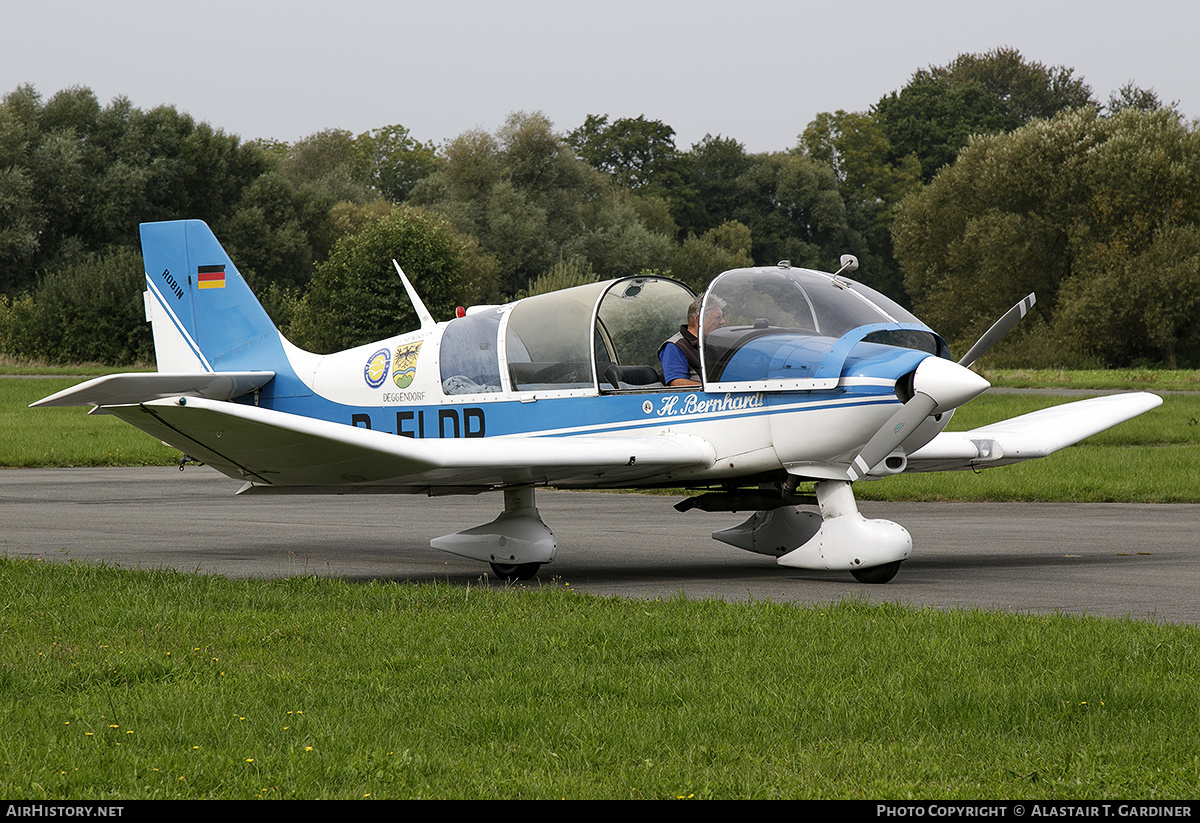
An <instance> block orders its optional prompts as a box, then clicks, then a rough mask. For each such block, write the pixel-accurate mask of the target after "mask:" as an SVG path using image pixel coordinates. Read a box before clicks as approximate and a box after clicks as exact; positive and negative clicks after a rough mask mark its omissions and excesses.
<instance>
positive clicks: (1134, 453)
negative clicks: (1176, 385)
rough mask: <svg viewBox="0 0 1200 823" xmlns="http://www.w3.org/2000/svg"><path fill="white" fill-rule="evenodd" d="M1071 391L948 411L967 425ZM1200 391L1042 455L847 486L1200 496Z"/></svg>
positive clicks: (1169, 498) (1148, 498) (945, 495)
mask: <svg viewBox="0 0 1200 823" xmlns="http://www.w3.org/2000/svg"><path fill="white" fill-rule="evenodd" d="M1078 399H1080V398H1078V397H1063V396H1058V395H1050V394H1033V395H1029V394H988V395H984V396H983V397H981V398H979V399H977V400H974V401H972V402H971V403H969V404H967V405H966V406H963V407H962V408H961V409H958V410H957V411H955V413H954V418H953V419H952V420H951V422H950V425H949V426H948V427H947V428H948V429H949V430H952V431H966V430H968V429H973V428H976V427H979V426H982V425H985V424H987V423H992V422H996V421H998V420H1005V419H1008V418H1010V417H1015V416H1017V415H1021V414H1026V413H1028V412H1032V411H1037V410H1038V409H1043V408H1047V407H1049V406H1055V405H1059V404H1061V403H1069V402H1072V401H1073V400H1078ZM1197 446H1200V394H1175V395H1167V396H1166V397H1165V398H1164V401H1163V405H1162V406H1160V407H1158V408H1157V409H1152V410H1151V411H1148V412H1146V413H1145V414H1143V415H1139V416H1138V417H1135V418H1134V419H1132V420H1129V421H1127V422H1125V423H1122V424H1120V425H1119V426H1116V427H1114V428H1112V429H1109V430H1107V431H1104V432H1101V433H1100V434H1097V435H1095V436H1094V437H1090V438H1088V439H1087V440H1084V441H1083V442H1082V443H1080V444H1078V445H1075V446H1071V447H1068V448H1066V449H1063V450H1062V451H1060V452H1058V453H1056V454H1053V455H1050V456H1049V457H1046V458H1043V459H1041V460H1031V461H1029V462H1027V463H1018V464H1016V465H1012V466H1000V467H997V468H994V469H985V470H982V471H980V472H930V473H920V474H904V475H899V476H896V477H889V478H886V479H884V480H880V481H877V482H870V483H858V484H856V485H855V487H854V490H855V494H857V495H858V496H859V497H860V498H862V499H865V500H958V501H984V500H994V501H1033V500H1041V501H1047V502H1078V503H1099V502H1125V503H1196V502H1200V465H1197V461H1196V460H1195V454H1196V452H1195V449H1196V447H1197Z"/></svg>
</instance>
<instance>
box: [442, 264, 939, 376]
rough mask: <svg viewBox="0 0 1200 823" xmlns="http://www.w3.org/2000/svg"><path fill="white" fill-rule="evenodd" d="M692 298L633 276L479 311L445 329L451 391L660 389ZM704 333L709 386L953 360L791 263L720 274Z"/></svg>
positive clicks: (880, 305)
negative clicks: (858, 362) (665, 350)
mask: <svg viewBox="0 0 1200 823" xmlns="http://www.w3.org/2000/svg"><path fill="white" fill-rule="evenodd" d="M693 298H694V295H693V293H692V291H691V290H690V289H688V288H687V287H686V286H684V285H683V284H681V283H678V282H676V281H674V280H670V279H669V278H664V277H629V278H624V279H621V280H610V281H606V282H602V283H591V284H588V285H584V286H578V287H576V288H572V289H564V290H562V291H557V292H551V293H549V294H541V295H537V296H534V297H529V298H525V299H523V300H519V301H517V302H516V303H512V304H509V305H506V306H498V307H487V308H483V309H480V310H477V311H473V312H472V313H470V314H468V315H467V316H466V317H461V318H458V319H456V320H452V321H451V322H450V323H449V324H448V325H447V327H446V329H445V332H444V333H443V336H442V342H441V347H440V355H439V359H440V367H441V380H442V389H443V391H444V392H445V393H446V394H447V395H469V394H480V393H489V392H539V393H543V394H544V393H547V392H555V393H558V392H568V393H588V392H590V393H594V392H597V391H621V390H635V389H641V390H646V389H656V388H657V389H662V388H664V386H663V384H662V382H661V380H662V372H661V366H660V364H659V360H658V350H659V348H660V347H661V346H662V345H663V343H664V342H665V341H666V340H667V339H668V338H670V337H671V336H672V335H674V334H675V333H676V332H678V331H679V329H680V326H681V325H683V324H685V323H686V320H687V310H688V306H689V305H690V304H691V302H692V300H693ZM718 307H719V308H720V309H721V311H720V312H716V311H715V309H716V308H718ZM718 314H721V315H723V317H722V319H721V320H720V321H717V320H716V319H715V318H716V316H717V315H718ZM700 332H701V334H700V336H701V339H703V340H704V345H703V346H702V353H701V364H702V375H703V379H704V385H705V389H706V390H708V391H761V390H774V389H815V388H831V387H833V386H836V385H837V384H838V381H839V379H840V378H841V376H842V374H843V369H844V368H846V367H847V364H853V362H854V361H855V359H856V358H857V359H864V358H866V359H870V360H872V362H877V361H878V360H879V358H880V357H883V358H884V359H887V358H888V357H893V356H894V357H907V358H909V359H911V358H912V355H913V354H914V353H915V352H920V353H922V355H921V356H924V355H925V354H935V355H939V356H947V354H946V346H945V343H943V342H942V340H941V338H940V337H938V336H937V335H936V334H934V333H933V331H932V330H930V329H929V327H927V326H925V325H924V324H923V323H921V322H920V321H919V320H917V318H915V317H913V316H912V314H910V313H909V312H907V311H906V310H904V309H903V308H901V307H900V306H899V305H897V304H896V303H895V302H894V301H892V300H890V299H888V298H887V297H884V296H883V295H882V294H880V293H878V292H876V291H875V290H873V289H871V288H868V287H867V286H864V285H862V284H860V283H856V282H854V281H852V280H847V279H845V278H843V277H840V276H839V277H834V276H833V275H830V274H824V273H821V272H815V271H809V270H806V269H792V268H789V267H784V266H780V267H772V268H756V269H735V270H733V271H728V272H725V273H724V274H722V275H720V276H719V277H717V278H716V279H715V280H714V281H713V283H712V285H711V286H710V287H709V289H708V291H707V292H706V293H705V297H704V304H703V309H702V314H701V325H700ZM883 347H888V348H883ZM904 352H907V355H904V354H903V353H904Z"/></svg>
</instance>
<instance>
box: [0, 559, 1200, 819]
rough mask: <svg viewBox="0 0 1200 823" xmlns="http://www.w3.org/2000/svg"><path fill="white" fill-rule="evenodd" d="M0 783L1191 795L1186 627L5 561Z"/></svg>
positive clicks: (532, 793) (498, 792)
mask: <svg viewBox="0 0 1200 823" xmlns="http://www.w3.org/2000/svg"><path fill="white" fill-rule="evenodd" d="M0 587H2V588H3V591H4V592H5V601H6V605H5V608H4V609H3V610H0V637H3V638H4V640H3V643H0V721H2V722H3V728H4V734H3V735H2V736H0V762H2V764H3V767H2V768H3V770H2V772H0V796H3V797H7V798H24V799H39V800H40V799H53V800H70V799H94V800H104V799H109V798H113V799H137V798H254V797H263V798H310V797H325V798H363V797H371V798H376V799H379V798H393V797H405V798H408V797H481V798H490V797H524V798H552V797H570V798H594V797H601V798H604V797H611V798H676V797H697V798H733V797H760V798H768V797H864V798H884V797H886V798H905V797H918V798H931V799H932V798H967V799H973V798H1014V799H1015V798H1074V799H1087V798H1116V797H1137V798H1147V799H1152V798H1188V797H1195V796H1196V795H1197V793H1198V792H1200V717H1198V716H1197V713H1196V711H1195V708H1196V705H1197V704H1198V702H1200V633H1198V631H1197V629H1196V628H1195V627H1179V626H1175V627H1172V626H1162V625H1157V624H1153V623H1149V622H1137V621H1130V620H1100V619H1090V618H1077V617H1066V616H1040V617H1030V616H1013V615H998V614H988V613H984V612H979V611H952V612H949V613H940V612H935V611H932V610H925V609H912V608H905V607H899V606H893V605H878V606H868V605H865V604H862V603H855V602H844V603H841V604H837V605H831V606H828V607H797V606H793V605H784V604H774V603H751V604H736V603H723V602H718V601H691V600H687V599H685V598H682V597H680V598H675V599H671V600H669V601H663V602H627V601H622V600H618V599H612V598H598V597H591V596H585V595H581V594H579V593H577V592H575V591H573V590H572V589H571V587H570V585H569V584H568V583H565V582H562V581H558V582H555V583H551V584H546V585H543V586H542V587H541V588H539V589H525V588H516V589H513V588H500V587H490V586H488V585H484V584H480V585H476V586H472V587H469V588H467V589H463V588H455V587H450V586H444V585H434V586H421V587H415V586H409V585H399V584H382V583H376V584H367V585H361V584H351V583H346V582H342V581H338V580H326V579H315V578H312V577H298V578H292V579H287V580H277V581H230V580H226V579H222V578H217V577H206V576H199V575H184V574H177V573H173V572H165V571H141V572H129V571H118V570H114V569H111V568H105V567H102V566H93V565H87V564H80V563H59V562H41V561H36V560H28V559H6V560H0Z"/></svg>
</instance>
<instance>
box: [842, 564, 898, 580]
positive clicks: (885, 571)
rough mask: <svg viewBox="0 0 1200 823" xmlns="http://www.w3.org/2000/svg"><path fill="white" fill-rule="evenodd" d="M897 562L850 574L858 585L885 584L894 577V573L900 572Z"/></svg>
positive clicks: (856, 570)
mask: <svg viewBox="0 0 1200 823" xmlns="http://www.w3.org/2000/svg"><path fill="white" fill-rule="evenodd" d="M901 562H902V561H900V560H897V561H895V562H894V563H884V564H883V565H882V566H872V567H871V568H869V569H854V570H853V571H851V572H850V574H852V575H854V579H855V580H857V581H858V582H859V583H886V582H888V581H889V580H891V579H892V578H893V577H895V576H896V572H898V571H900V563H901Z"/></svg>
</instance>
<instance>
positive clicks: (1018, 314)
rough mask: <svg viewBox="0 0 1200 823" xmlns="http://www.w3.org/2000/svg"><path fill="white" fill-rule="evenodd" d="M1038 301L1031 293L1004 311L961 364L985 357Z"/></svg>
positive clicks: (960, 361)
mask: <svg viewBox="0 0 1200 823" xmlns="http://www.w3.org/2000/svg"><path fill="white" fill-rule="evenodd" d="M1036 302H1037V296H1036V295H1034V294H1032V293H1031V294H1029V295H1028V296H1027V297H1026V298H1025V299H1024V300H1022V301H1021V302H1020V303H1018V304H1017V305H1015V306H1013V307H1012V308H1011V309H1009V310H1008V311H1006V312H1005V313H1004V316H1003V317H1001V318H1000V319H999V320H997V321H996V322H995V323H993V324H992V327H991V328H990V329H988V330H987V331H986V332H984V333H983V337H981V338H979V339H978V340H977V341H975V345H974V346H972V347H971V350H970V351H969V352H967V353H966V354H964V355H963V357H962V360H959V361H958V365H960V366H970V365H971V364H972V363H974V362H975V361H976V360H978V359H979V358H981V357H983V356H984V355H985V354H986V353H987V351H988V349H990V348H991V347H992V346H994V345H996V343H998V342H1000V338H1001V337H1003V336H1004V335H1006V334H1008V333H1009V332H1010V331H1012V327H1013V326H1015V325H1017V323H1019V322H1021V318H1022V317H1024V316H1025V315H1026V314H1028V313H1029V310H1030V309H1032V308H1033V304H1034V303H1036Z"/></svg>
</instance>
